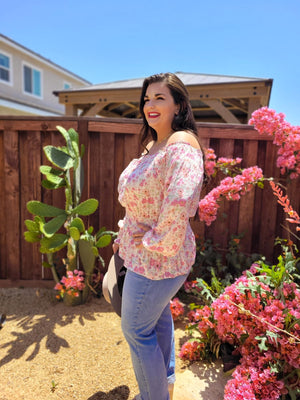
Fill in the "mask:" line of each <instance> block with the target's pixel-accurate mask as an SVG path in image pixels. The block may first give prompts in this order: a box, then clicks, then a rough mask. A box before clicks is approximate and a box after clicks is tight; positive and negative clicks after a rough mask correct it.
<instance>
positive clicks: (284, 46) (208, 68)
mask: <svg viewBox="0 0 300 400" xmlns="http://www.w3.org/2000/svg"><path fill="white" fill-rule="evenodd" d="M0 20H1V25H0V32H1V33H2V34H4V35H6V36H9V37H10V38H11V39H13V40H15V41H17V42H19V43H20V44H22V45H24V46H26V47H28V48H30V49H31V50H33V51H35V52H37V53H39V54H41V55H43V56H44V57H46V58H48V59H50V60H51V61H53V62H55V63H57V64H59V65H61V66H62V67H64V68H67V69H69V70H70V71H72V72H74V73H76V74H78V75H79V76H81V77H83V78H85V79H87V80H88V81H90V82H92V83H94V84H95V83H102V82H110V81H115V80H122V79H130V78H139V77H144V76H148V75H151V74H153V73H158V72H166V71H170V72H176V71H182V72H193V73H206V74H217V75H233V76H246V77H258V78H272V79H274V82H273V89H272V94H271V101H270V107H271V108H273V109H275V110H276V111H277V112H283V113H284V114H285V115H286V119H287V121H289V122H290V123H292V124H293V125H300V112H299V111H300V106H299V92H300V77H299V70H300V51H299V50H300V23H299V20H300V1H299V0H251V1H249V0H248V1H247V0H245V1H241V0H226V1H224V0H210V1H203V0H180V1H179V0H152V1H143V0H132V1H130V0H128V1H120V0H115V1H109V0H105V1H103V0H85V1H82V0H81V1H78V0H72V1H71V0H60V1H58V0H51V1H41V0H27V1H24V0H10V1H6V2H3V4H2V5H1V19H0Z"/></svg>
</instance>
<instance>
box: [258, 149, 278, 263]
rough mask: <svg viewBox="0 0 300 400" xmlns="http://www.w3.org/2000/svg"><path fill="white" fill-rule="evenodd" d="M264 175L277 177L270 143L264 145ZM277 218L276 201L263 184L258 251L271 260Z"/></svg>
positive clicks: (273, 152)
mask: <svg viewBox="0 0 300 400" xmlns="http://www.w3.org/2000/svg"><path fill="white" fill-rule="evenodd" d="M265 159H266V161H265V168H264V175H265V176H266V177H271V176H273V177H275V178H276V177H278V172H277V171H276V170H275V168H274V164H275V162H276V148H275V147H274V145H273V144H272V143H271V142H268V143H267V145H266V153H265ZM276 216H277V201H276V198H275V197H274V196H273V194H272V190H271V187H270V185H268V184H265V187H264V190H263V196H262V209H261V227H260V235H259V236H260V240H259V251H260V252H261V253H262V254H264V255H265V256H266V258H267V259H272V256H273V252H274V240H275V228H276Z"/></svg>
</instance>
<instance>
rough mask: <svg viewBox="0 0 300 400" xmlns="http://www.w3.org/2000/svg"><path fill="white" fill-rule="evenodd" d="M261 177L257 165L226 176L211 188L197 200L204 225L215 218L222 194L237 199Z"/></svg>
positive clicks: (229, 198)
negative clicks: (237, 173) (216, 185)
mask: <svg viewBox="0 0 300 400" xmlns="http://www.w3.org/2000/svg"><path fill="white" fill-rule="evenodd" d="M262 178H263V173H262V170H261V169H260V168H259V167H257V166H254V167H250V168H246V169H244V170H243V171H242V173H241V174H240V175H236V176H235V177H234V178H232V177H229V176H228V177H226V178H224V179H223V180H222V181H221V182H220V185H219V186H218V187H216V188H214V189H212V190H211V191H210V192H209V193H208V194H207V195H206V196H205V197H204V198H203V199H202V200H201V201H200V202H199V210H198V213H199V218H200V220H201V221H205V223H206V225H210V224H211V223H212V222H213V221H214V220H215V219H216V218H217V212H218V208H219V207H220V206H219V204H218V203H219V202H220V199H221V197H222V196H224V197H225V198H226V199H228V200H239V199H240V197H241V195H244V194H246V193H247V192H249V191H250V190H251V189H252V187H253V186H254V185H256V184H257V183H258V182H259V181H260V180H261V179H262Z"/></svg>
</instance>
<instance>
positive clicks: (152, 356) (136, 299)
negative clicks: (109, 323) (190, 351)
mask: <svg viewBox="0 0 300 400" xmlns="http://www.w3.org/2000/svg"><path fill="white" fill-rule="evenodd" d="M186 278H187V275H181V276H178V277H176V278H172V279H162V280H151V279H148V278H145V277H144V276H141V275H138V274H136V273H135V272H132V271H129V270H127V273H126V278H125V283H124V287H123V294H122V330H123V333H124V336H125V338H126V340H127V342H128V344H129V348H130V352H131V359H132V364H133V369H134V372H135V376H136V379H137V382H138V385H139V389H140V394H141V398H142V400H169V393H168V384H169V383H174V381H175V346H174V325H173V319H172V314H171V311H170V300H171V298H172V297H173V296H175V294H176V293H177V292H178V290H179V289H180V287H181V286H182V285H183V283H184V282H185V280H186Z"/></svg>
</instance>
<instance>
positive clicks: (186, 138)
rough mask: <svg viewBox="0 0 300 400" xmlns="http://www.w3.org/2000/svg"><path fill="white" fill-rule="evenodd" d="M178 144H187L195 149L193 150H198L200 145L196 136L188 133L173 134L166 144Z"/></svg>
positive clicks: (178, 132)
mask: <svg viewBox="0 0 300 400" xmlns="http://www.w3.org/2000/svg"><path fill="white" fill-rule="evenodd" d="M178 142H185V143H189V144H190V145H191V146H193V147H195V149H200V144H199V141H198V139H197V137H196V135H195V134H194V133H192V132H190V131H177V132H174V133H173V134H172V136H171V137H170V138H169V140H168V144H171V143H178Z"/></svg>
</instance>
